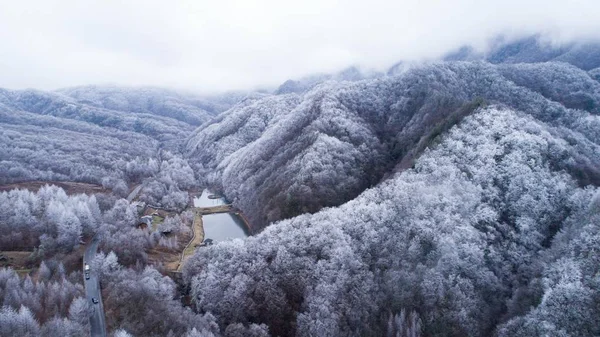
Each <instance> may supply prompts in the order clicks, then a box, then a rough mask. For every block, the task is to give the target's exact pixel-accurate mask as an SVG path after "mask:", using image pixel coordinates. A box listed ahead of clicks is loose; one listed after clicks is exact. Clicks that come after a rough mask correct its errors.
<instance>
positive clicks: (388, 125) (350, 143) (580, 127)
mask: <svg viewBox="0 0 600 337" xmlns="http://www.w3.org/2000/svg"><path fill="white" fill-rule="evenodd" d="M599 100H600V83H598V82H597V81H594V80H593V79H592V78H591V77H590V75H589V74H588V73H586V72H585V71H583V70H581V69H578V68H576V67H574V66H571V65H568V64H564V63H539V64H531V65H527V64H516V65H509V64H502V65H492V64H489V63H483V62H444V63H436V64H431V65H425V66H420V67H415V68H413V69H411V70H409V71H407V72H405V73H403V74H402V75H398V76H393V77H387V78H381V79H375V80H366V81H360V82H355V83H349V82H326V83H323V84H321V85H319V86H318V87H316V88H315V89H313V90H311V91H309V92H308V93H306V94H302V95H298V94H286V95H277V96H269V97H265V98H263V99H258V100H254V101H251V102H247V103H246V104H239V105H237V106H235V107H234V108H232V109H231V110H229V111H227V112H225V113H224V114H223V115H222V116H221V117H220V118H219V119H217V120H216V121H215V122H214V123H212V124H207V125H204V126H203V127H201V128H200V129H199V130H197V131H196V132H195V134H194V135H193V136H192V137H191V138H190V140H189V141H188V145H187V149H188V153H189V157H190V160H191V161H195V162H197V163H201V165H202V166H203V169H200V172H203V174H201V176H207V177H208V183H209V184H214V185H217V186H219V187H222V188H223V190H224V192H225V194H226V195H227V196H228V197H230V198H231V199H232V200H233V201H234V202H235V203H236V205H238V206H239V207H240V208H241V209H243V210H244V211H246V213H247V214H249V215H250V216H251V219H252V221H251V222H252V224H253V225H254V226H256V228H257V229H260V228H262V227H264V226H265V225H266V224H268V223H269V222H271V221H274V220H279V219H283V218H289V217H292V216H295V215H299V214H302V213H305V212H314V211H317V210H319V209H320V208H322V207H324V206H336V205H339V204H341V203H343V202H345V201H348V200H351V199H353V198H354V197H355V196H356V195H358V194H359V193H360V192H361V191H363V190H364V189H365V188H367V187H369V186H372V185H374V184H376V183H378V182H379V181H380V180H381V179H382V178H383V177H384V175H385V174H386V173H390V172H394V171H395V170H401V169H404V168H407V167H410V166H411V165H412V161H413V160H414V158H415V157H416V156H418V154H419V153H420V152H421V151H422V150H423V149H424V148H425V147H426V146H428V145H429V144H430V142H431V141H432V140H433V139H434V138H435V137H436V136H437V135H439V134H441V133H443V132H444V131H445V130H446V129H448V128H449V127H451V126H452V125H453V124H454V123H456V122H458V121H459V120H460V119H461V118H462V117H464V116H465V115H468V114H470V113H472V111H473V110H474V109H476V108H477V107H479V106H481V105H485V104H489V103H502V104H504V105H506V106H508V107H511V108H513V109H516V110H519V111H522V112H524V113H527V114H529V115H531V116H533V117H535V118H537V119H539V120H541V121H543V122H546V123H549V124H550V125H552V126H556V127H565V128H569V129H572V130H574V131H577V134H576V136H573V137H574V138H573V139H574V141H576V142H578V143H580V144H581V145H580V148H581V151H582V152H583V153H585V154H586V155H587V157H586V159H585V160H584V159H581V158H580V156H579V155H575V156H573V157H571V158H569V159H568V162H567V159H565V162H564V163H562V165H563V168H564V169H567V170H571V171H572V173H573V174H575V175H577V176H578V179H580V180H581V183H582V184H587V183H590V182H600V180H599V179H600V175H599V173H600V171H599V170H598V167H599V166H598V165H599V164H600V161H599V160H600V157H599V156H598V153H599V152H598V151H597V147H596V145H595V143H593V142H590V141H589V139H597V138H598V135H600V131H599V130H600V128H598V127H599V125H598V121H597V120H596V119H593V118H591V115H590V114H592V115H593V114H596V113H598V112H599V111H600V105H599ZM568 108H571V109H581V110H568ZM584 111H585V112H584Z"/></svg>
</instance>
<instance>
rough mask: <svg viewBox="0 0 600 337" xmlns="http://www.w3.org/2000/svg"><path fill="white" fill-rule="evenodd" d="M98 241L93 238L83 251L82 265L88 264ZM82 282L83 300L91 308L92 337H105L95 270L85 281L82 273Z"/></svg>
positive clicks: (102, 307) (98, 283)
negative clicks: (93, 299) (93, 301)
mask: <svg viewBox="0 0 600 337" xmlns="http://www.w3.org/2000/svg"><path fill="white" fill-rule="evenodd" d="M98 243H99V242H98V239H97V238H94V239H93V240H92V243H91V244H90V245H89V246H88V247H87V249H86V250H85V254H84V255H83V265H84V268H85V264H86V263H88V264H89V263H90V262H91V261H92V259H93V258H94V256H96V251H97V250H98ZM83 282H84V284H85V298H86V299H87V300H88V303H89V304H90V306H91V307H92V310H93V311H92V315H91V316H90V326H91V333H92V337H96V336H98V337H106V321H105V319H104V306H103V304H102V296H101V293H100V281H99V280H98V274H97V273H96V271H95V270H93V269H92V270H90V279H89V280H86V279H85V270H84V271H83ZM92 298H96V299H97V300H98V304H94V303H92Z"/></svg>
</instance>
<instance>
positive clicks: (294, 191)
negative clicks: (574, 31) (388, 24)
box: [0, 35, 600, 337]
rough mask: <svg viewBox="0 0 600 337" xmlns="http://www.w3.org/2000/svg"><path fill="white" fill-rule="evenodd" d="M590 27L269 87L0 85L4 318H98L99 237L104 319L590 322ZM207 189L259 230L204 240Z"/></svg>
mask: <svg viewBox="0 0 600 337" xmlns="http://www.w3.org/2000/svg"><path fill="white" fill-rule="evenodd" d="M590 41H591V40H581V41H580V40H574V41H572V42H569V43H562V44H553V43H550V42H548V41H546V40H545V39H544V38H543V36H541V35H534V36H531V37H527V38H522V39H516V40H503V39H502V38H498V39H495V40H493V43H492V44H491V47H490V48H489V50H485V51H483V52H480V51H479V49H477V48H475V47H469V46H467V47H463V48H460V49H458V50H457V51H456V52H453V53H450V54H447V55H445V56H443V57H441V58H440V59H438V60H430V61H426V62H425V61H424V62H399V63H397V64H396V65H395V66H393V67H391V68H390V69H388V70H387V71H385V72H376V71H368V70H365V69H362V68H360V67H352V68H348V69H346V70H344V71H342V72H337V73H332V74H316V75H312V76H306V77H301V78H298V79H290V80H288V81H286V82H284V83H282V84H281V85H280V86H279V87H278V88H276V89H273V90H271V91H266V90H262V91H256V92H228V93H224V94H220V95H200V94H192V93H188V92H180V91H176V90H170V89H163V88H156V87H119V86H82V87H73V88H66V89H59V90H56V91H39V90H33V89H31V90H5V89H2V90H0V144H1V145H2V146H0V187H2V186H4V185H6V184H9V183H14V184H16V185H15V186H18V187H20V189H11V190H10V191H3V192H0V249H1V250H2V251H3V252H7V254H9V256H10V257H11V258H12V256H17V257H18V256H21V257H22V256H24V255H27V257H26V258H23V261H24V262H22V266H21V267H20V268H16V267H14V266H13V265H14V264H15V263H16V262H11V261H12V260H11V261H8V262H7V259H6V258H4V259H1V260H0V262H2V263H7V265H8V267H6V268H5V267H2V268H0V304H1V306H2V308H1V309H0V336H16V335H19V336H39V335H44V336H46V335H47V336H54V335H56V336H68V335H73V336H80V335H81V336H86V335H87V334H88V332H89V331H91V330H90V329H91V324H92V323H90V319H89V317H90V315H92V314H90V312H89V310H90V306H91V307H92V308H96V310H97V308H99V307H98V306H94V305H93V304H94V303H93V302H91V303H92V304H90V303H88V302H90V300H89V299H88V298H87V297H86V296H87V295H86V287H89V284H88V283H86V282H88V281H86V280H85V278H84V275H85V272H82V268H83V266H82V261H81V258H82V256H81V255H82V252H83V251H84V250H86V249H89V247H90V245H93V243H91V242H94V241H96V242H97V244H98V247H99V249H100V251H99V252H98V254H96V255H94V258H93V259H92V260H88V261H86V262H85V263H86V264H90V265H91V269H92V270H93V271H94V275H96V274H97V277H98V279H99V280H100V285H101V288H102V289H101V291H100V292H99V295H98V296H100V297H101V299H102V300H103V301H104V308H105V310H104V311H103V312H105V314H106V322H107V328H108V331H109V333H110V334H111V335H114V336H186V337H196V336H213V337H214V336H224V337H237V336H256V337H266V336H395V337H404V336H406V337H408V336H598V335H600V279H599V277H598V275H600V252H599V250H598V242H600V190H599V186H600V44H598V43H595V42H590ZM31 181H41V182H54V183H57V182H65V183H66V182H68V183H90V184H95V185H97V186H96V187H97V189H98V190H102V193H96V192H90V191H87V192H86V194H87V195H84V194H77V193H67V192H65V191H64V190H63V189H61V188H59V187H56V186H45V187H38V188H37V189H36V190H32V187H31V186H29V185H27V184H28V183H29V182H31ZM26 189H30V190H26ZM203 189H209V190H210V191H212V192H213V193H216V194H220V195H222V196H224V198H225V199H226V200H227V201H229V202H231V203H232V206H231V207H233V208H231V209H230V210H231V212H232V213H236V214H237V213H241V214H242V215H243V217H244V219H245V220H244V221H247V223H248V225H249V227H250V228H249V229H250V231H251V232H252V233H251V234H252V235H250V236H249V237H247V238H245V239H235V240H224V241H221V242H215V243H214V244H211V243H212V241H211V242H210V243H208V242H207V241H208V240H206V241H204V244H203V245H200V244H198V245H197V246H196V245H195V244H194V242H195V241H194V239H195V238H196V237H197V235H200V233H201V235H202V238H203V239H205V238H206V237H205V234H206V233H205V232H204V231H205V229H202V232H199V231H198V229H197V226H198V224H199V226H203V224H202V221H203V220H202V217H204V216H206V214H203V213H202V212H206V209H213V211H214V208H211V207H203V208H196V207H194V206H193V205H191V204H192V200H193V199H194V196H196V195H198V194H199V193H200V191H202V190H203ZM132 191H133V192H132ZM130 193H131V194H130ZM136 193H137V194H136ZM130 195H133V196H132V197H130V198H129V199H125V198H126V197H128V196H130ZM212 197H214V198H216V199H218V197H216V196H212ZM212 197H211V198H212ZM132 200H135V203H133V202H132ZM142 204H143V205H144V206H141V210H142V211H141V212H139V211H140V205H142ZM219 207H223V206H222V205H221V206H219ZM226 207H229V206H226ZM217 208H218V207H217ZM146 210H148V212H146V213H144V212H145V211H146ZM142 215H145V217H146V219H148V218H151V219H152V220H149V219H148V220H149V221H150V225H148V223H147V222H143V221H142V218H141V216H142ZM153 221H159V222H158V223H156V222H154V223H153ZM201 228H203V227H201ZM206 235H207V237H208V234H206ZM198 242H202V241H198ZM186 251H188V255H187V258H184V256H186ZM173 256H174V257H173ZM167 257H168V258H169V259H170V260H167ZM10 263H13V265H10ZM173 263H174V265H175V268H172V267H169V266H168V265H169V264H173ZM3 266H4V264H3Z"/></svg>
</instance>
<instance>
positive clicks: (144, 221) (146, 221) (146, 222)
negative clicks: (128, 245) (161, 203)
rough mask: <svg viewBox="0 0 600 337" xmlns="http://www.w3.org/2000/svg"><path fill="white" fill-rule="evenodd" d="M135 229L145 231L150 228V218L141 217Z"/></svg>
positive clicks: (148, 216) (146, 216)
mask: <svg viewBox="0 0 600 337" xmlns="http://www.w3.org/2000/svg"><path fill="white" fill-rule="evenodd" d="M137 227H138V228H140V229H146V228H149V227H152V216H150V215H144V216H143V217H141V218H140V221H138V226H137Z"/></svg>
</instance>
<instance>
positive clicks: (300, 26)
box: [0, 0, 600, 92]
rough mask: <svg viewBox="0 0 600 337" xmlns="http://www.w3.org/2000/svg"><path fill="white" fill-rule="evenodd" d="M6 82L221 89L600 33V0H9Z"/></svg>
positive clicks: (4, 22)
mask: <svg viewBox="0 0 600 337" xmlns="http://www.w3.org/2000/svg"><path fill="white" fill-rule="evenodd" d="M0 8H1V9H0V41H2V46H1V47H0V74H1V77H0V87H5V88H13V89H18V88H40V89H55V88H59V87H66V86H75V85H82V84H102V83H114V84H119V85H153V86H165V87H173V88H185V89H190V90H194V91H202V92H215V91H222V90H234V89H251V88H255V87H258V86H274V85H277V84H279V83H281V82H283V81H285V80H286V79H289V78H298V77H301V76H304V75H307V74H310V73H315V72H330V71H336V70H340V69H342V68H345V67H348V66H351V65H360V66H363V67H366V68H374V69H379V70H382V69H385V68H386V67H389V66H391V65H392V64H393V63H395V62H397V61H399V60H421V59H427V58H434V57H437V56H439V55H441V54H442V53H445V52H447V51H449V50H451V49H454V48H457V47H458V46H460V45H462V44H466V43H469V44H474V45H476V46H479V47H481V48H483V46H485V44H486V41H488V40H489V39H490V38H492V37H494V36H496V35H498V34H505V35H507V36H509V37H510V36H513V37H517V36H524V35H528V34H532V33H545V34H549V35H550V36H552V38H553V39H554V40H555V41H558V42H560V41H569V40H572V39H598V38H600V1H598V0H571V1H567V0H564V1H557V0H529V1H528V0H480V1H475V0H447V1H444V0H402V1H383V0H370V1H364V0H363V1H354V0H348V1H335V0H303V1H283V0H219V1H205V0H200V1H152V0H140V1H116V0H103V1H91V0H90V1H86V0H39V1H27V0H22V1H10V2H9V1H2V5H1V6H0Z"/></svg>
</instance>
